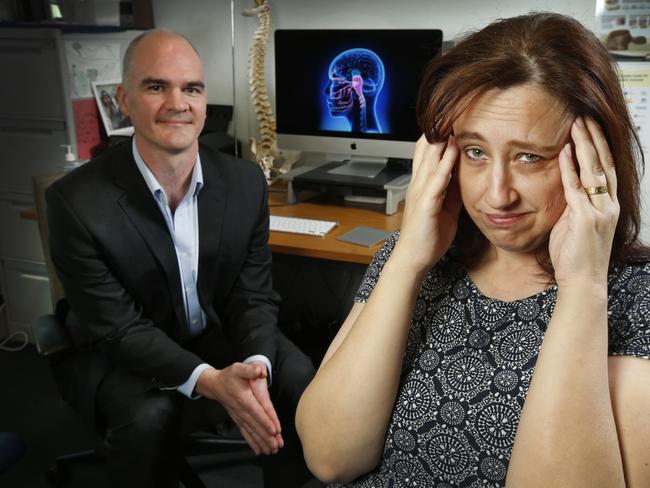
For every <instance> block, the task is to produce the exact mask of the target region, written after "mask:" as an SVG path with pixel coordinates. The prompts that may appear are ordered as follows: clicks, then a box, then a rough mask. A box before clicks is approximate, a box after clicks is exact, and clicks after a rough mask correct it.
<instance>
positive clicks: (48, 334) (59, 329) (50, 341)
mask: <svg viewBox="0 0 650 488" xmlns="http://www.w3.org/2000/svg"><path fill="white" fill-rule="evenodd" d="M32 332H33V333H34V338H35V340H36V349H37V350H38V353H39V354H40V355H41V356H44V357H50V356H53V355H55V354H59V353H62V352H65V351H69V350H71V349H72V348H73V346H72V342H70V338H69V337H68V334H67V332H66V330H65V329H64V327H63V325H62V324H61V322H59V320H58V319H57V318H56V315H54V314H47V315H41V316H40V317H38V318H37V319H36V320H35V321H34V324H33V326H32Z"/></svg>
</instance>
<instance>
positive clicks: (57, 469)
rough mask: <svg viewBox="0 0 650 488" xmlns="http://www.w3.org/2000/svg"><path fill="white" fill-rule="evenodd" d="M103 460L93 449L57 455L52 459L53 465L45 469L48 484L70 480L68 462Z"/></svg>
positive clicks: (54, 484)
mask: <svg viewBox="0 0 650 488" xmlns="http://www.w3.org/2000/svg"><path fill="white" fill-rule="evenodd" d="M103 460H104V456H102V455H101V454H99V453H98V452H97V451H96V450H95V449H91V450H88V451H81V452H75V453H73V454H66V455H65V456H59V457H57V458H56V459H55V460H54V465H53V466H52V467H51V468H50V469H48V470H47V473H45V477H46V478H47V482H48V483H49V484H50V486H63V485H64V484H65V483H66V482H67V481H69V480H70V464H78V463H91V462H99V461H103Z"/></svg>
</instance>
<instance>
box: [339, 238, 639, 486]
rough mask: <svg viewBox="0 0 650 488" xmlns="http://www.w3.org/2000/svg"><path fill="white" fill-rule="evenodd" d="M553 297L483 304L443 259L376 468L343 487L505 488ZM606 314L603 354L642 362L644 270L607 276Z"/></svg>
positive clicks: (369, 277)
mask: <svg viewBox="0 0 650 488" xmlns="http://www.w3.org/2000/svg"><path fill="white" fill-rule="evenodd" d="M397 237H398V233H395V234H393V235H391V236H389V237H388V239H387V240H386V242H385V244H384V246H383V247H382V248H381V249H380V250H379V251H378V252H377V254H376V255H375V257H374V259H373V261H372V263H371V264H370V266H369V267H368V270H367V271H366V275H365V277H364V279H363V282H362V284H361V287H360V288H359V291H358V293H357V296H356V298H355V300H356V301H360V302H365V301H366V300H367V299H368V297H369V296H370V294H371V292H372V290H373V288H374V287H375V284H376V283H377V280H378V278H379V274H380V273H381V270H382V267H383V266H384V264H385V263H386V261H387V260H388V257H389V256H390V253H391V251H392V249H393V247H394V246H395V242H396V239H397ZM556 297H557V287H552V288H548V289H546V290H545V291H542V292H541V293H538V294H537V295H533V296H531V297H528V298H524V299H522V300H516V301H513V302H502V301H499V300H495V299H492V298H488V297H486V296H484V295H483V294H481V292H480V291H479V290H478V288H477V287H476V286H475V285H474V283H473V282H472V281H471V280H470V278H469V277H468V276H467V273H466V272H465V270H464V269H463V267H462V266H460V265H459V264H458V263H457V262H454V261H453V260H452V259H449V258H446V257H445V258H443V259H442V260H441V262H440V263H439V264H438V265H437V266H436V267H435V268H433V269H432V270H431V271H430V272H429V273H428V275H427V277H426V279H425V281H424V283H423V284H422V288H421V290H420V293H419V295H418V298H417V300H416V303H415V309H414V313H413V320H412V322H411V328H410V332H409V337H408V342H407V348H406V352H405V356H404V362H403V366H402V375H401V380H400V386H399V389H398V393H397V401H396V403H395V407H394V410H393V413H392V416H391V419H390V422H389V425H388V431H387V432H386V439H385V444H384V450H383V455H382V458H381V461H380V463H379V465H378V466H377V468H376V469H375V470H374V471H372V472H371V473H369V474H367V475H365V476H362V477H361V478H359V479H357V480H356V481H355V482H353V483H351V484H349V485H345V486H349V487H355V488H370V487H375V488H389V487H395V488H397V487H426V488H451V487H457V488H461V487H470V488H497V487H503V486H505V479H506V471H507V469H508V462H509V460H510V454H511V452H512V447H513V444H514V440H515V433H516V431H517V425H518V423H519V417H520V413H521V409H522V407H523V404H524V400H525V399H526V394H527V392H528V387H529V385H530V382H531V378H532V376H533V371H534V369H535V363H536V361H537V355H538V354H539V350H540V347H541V344H542V340H543V338H544V332H545V331H546V327H547V325H548V323H549V320H550V319H551V315H552V313H553V309H554V306H555V301H556ZM608 314H609V354H610V355H630V356H637V357H643V358H646V359H650V265H648V264H646V265H639V266H626V267H622V268H620V269H618V270H616V272H615V273H612V275H611V276H610V279H609V311H608ZM338 486H342V485H338Z"/></svg>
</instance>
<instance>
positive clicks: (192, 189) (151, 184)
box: [131, 137, 203, 198]
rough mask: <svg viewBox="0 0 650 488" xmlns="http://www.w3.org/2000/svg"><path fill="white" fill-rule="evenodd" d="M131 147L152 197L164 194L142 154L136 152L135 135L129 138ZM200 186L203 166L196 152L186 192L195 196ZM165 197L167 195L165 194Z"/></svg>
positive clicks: (201, 185) (201, 184)
mask: <svg viewBox="0 0 650 488" xmlns="http://www.w3.org/2000/svg"><path fill="white" fill-rule="evenodd" d="M131 149H132V151H133V159H135V164H136V166H137V167H138V170H139V171H140V174H142V177H143V178H144V181H145V183H146V184H147V187H148V188H149V191H150V192H151V194H152V195H153V196H154V198H156V195H157V194H158V193H160V192H161V193H162V194H165V190H163V187H162V186H161V185H160V183H158V180H157V179H156V177H155V175H154V174H153V172H152V171H151V170H150V169H149V167H148V166H147V165H146V163H145V162H144V159H142V156H140V152H138V148H137V147H136V145H135V137H134V138H133V139H131ZM202 187H203V168H202V167H201V156H199V154H198V153H197V154H196V162H195V163H194V169H193V170H192V179H191V180H190V186H189V188H188V190H187V193H188V194H190V195H192V196H196V195H198V194H199V191H201V188H202ZM165 197H167V195H165Z"/></svg>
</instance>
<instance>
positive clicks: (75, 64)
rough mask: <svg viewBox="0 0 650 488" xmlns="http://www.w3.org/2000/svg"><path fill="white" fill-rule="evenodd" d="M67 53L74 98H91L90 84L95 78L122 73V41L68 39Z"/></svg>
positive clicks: (120, 74)
mask: <svg viewBox="0 0 650 488" xmlns="http://www.w3.org/2000/svg"><path fill="white" fill-rule="evenodd" d="M65 54H66V59H67V61H68V75H69V77H70V95H71V98H72V99H73V100H76V99H79V98H92V97H93V93H92V88H91V85H92V83H93V82H94V81H97V80H110V79H118V78H120V76H122V68H121V65H120V43H119V42H109V41H93V40H77V39H75V40H67V41H65Z"/></svg>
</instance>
